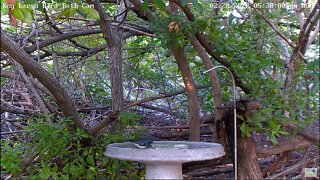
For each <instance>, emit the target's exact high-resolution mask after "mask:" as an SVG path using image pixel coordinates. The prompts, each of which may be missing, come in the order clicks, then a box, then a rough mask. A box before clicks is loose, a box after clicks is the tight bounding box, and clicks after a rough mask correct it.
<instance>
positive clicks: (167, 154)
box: [105, 141, 225, 179]
mask: <svg viewBox="0 0 320 180" xmlns="http://www.w3.org/2000/svg"><path fill="white" fill-rule="evenodd" d="M105 155H106V156H108V157H110V158H114V159H120V160H126V161H136V162H141V163H145V164H146V177H145V178H146V179H183V176H182V163H186V162H191V161H203V160H210V159H215V158H219V157H222V156H224V155H225V152H224V150H223V146H222V145H221V144H217V143H207V142H189V141H153V143H152V147H151V148H147V149H140V148H137V147H136V146H135V145H134V144H133V143H131V142H124V143H113V144H109V145H108V146H107V149H106V152H105Z"/></svg>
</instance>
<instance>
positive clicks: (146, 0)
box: [141, 0, 149, 12]
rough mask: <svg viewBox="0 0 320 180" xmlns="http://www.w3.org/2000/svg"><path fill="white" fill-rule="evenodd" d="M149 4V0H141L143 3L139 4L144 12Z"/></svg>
mask: <svg viewBox="0 0 320 180" xmlns="http://www.w3.org/2000/svg"><path fill="white" fill-rule="evenodd" d="M148 6H149V0H145V1H143V3H142V4H141V11H142V12H144V11H146V10H147V9H148Z"/></svg>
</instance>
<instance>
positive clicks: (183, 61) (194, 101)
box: [170, 43, 200, 141]
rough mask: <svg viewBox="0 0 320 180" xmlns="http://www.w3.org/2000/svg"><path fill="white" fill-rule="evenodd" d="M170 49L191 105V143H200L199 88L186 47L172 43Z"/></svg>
mask: <svg viewBox="0 0 320 180" xmlns="http://www.w3.org/2000/svg"><path fill="white" fill-rule="evenodd" d="M171 44H172V46H171V47H170V48H171V50H172V53H173V55H174V57H175V59H176V61H177V64H178V68H179V70H180V71H181V75H182V78H183V82H184V85H185V88H186V92H187V96H188V105H189V119H190V134H189V140H190V141H200V112H199V101H198V97H197V86H196V85H195V83H194V80H193V77H192V73H191V70H190V68H189V66H188V63H187V58H186V55H185V52H184V47H178V48H177V47H174V43H171Z"/></svg>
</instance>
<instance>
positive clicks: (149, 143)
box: [130, 139, 153, 149]
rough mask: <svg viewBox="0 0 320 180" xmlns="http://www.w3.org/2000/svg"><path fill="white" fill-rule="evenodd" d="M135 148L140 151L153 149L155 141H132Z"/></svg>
mask: <svg viewBox="0 0 320 180" xmlns="http://www.w3.org/2000/svg"><path fill="white" fill-rule="evenodd" d="M130 142H131V143H132V144H133V145H134V146H136V147H137V148H139V149H149V148H152V143H153V140H150V139H137V140H133V141H130Z"/></svg>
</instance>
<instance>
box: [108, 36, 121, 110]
mask: <svg viewBox="0 0 320 180" xmlns="http://www.w3.org/2000/svg"><path fill="white" fill-rule="evenodd" d="M112 32H114V31H112ZM114 33H115V34H114V35H113V36H114V41H113V42H112V43H110V42H108V44H110V45H108V51H109V59H110V60H109V61H110V78H111V96H112V111H113V112H117V111H119V112H121V111H122V110H123V105H124V99H123V82H122V54H121V51H122V41H121V35H118V34H116V32H114Z"/></svg>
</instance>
